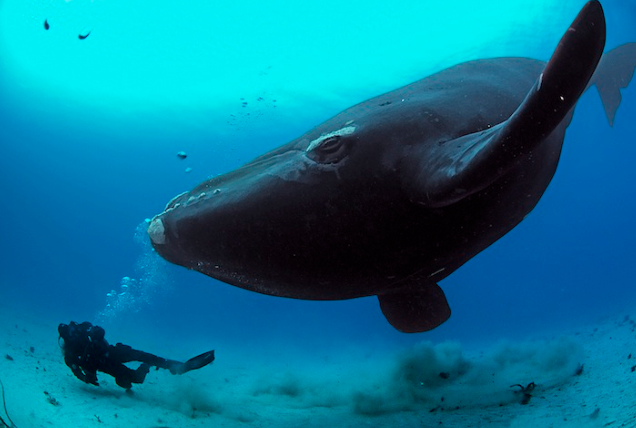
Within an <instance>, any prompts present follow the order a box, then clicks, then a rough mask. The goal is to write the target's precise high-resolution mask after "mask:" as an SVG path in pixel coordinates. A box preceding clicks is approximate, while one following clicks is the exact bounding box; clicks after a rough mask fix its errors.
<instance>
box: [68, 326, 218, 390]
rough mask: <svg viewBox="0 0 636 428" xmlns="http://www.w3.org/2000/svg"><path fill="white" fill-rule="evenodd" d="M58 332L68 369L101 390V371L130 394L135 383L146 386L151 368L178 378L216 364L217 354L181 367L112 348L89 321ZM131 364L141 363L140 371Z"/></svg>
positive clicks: (125, 347)
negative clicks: (180, 375) (129, 365)
mask: <svg viewBox="0 0 636 428" xmlns="http://www.w3.org/2000/svg"><path fill="white" fill-rule="evenodd" d="M57 331H58V332H59V334H60V337H59V339H61V342H60V348H62V352H63V353H64V362H65V363H66V365H67V366H68V367H69V368H70V369H71V371H72V372H73V374H74V375H75V377H77V378H78V379H79V380H81V381H83V382H86V383H90V384H92V385H96V386H99V383H98V382H97V371H100V372H104V373H107V374H109V375H111V376H113V377H114V378H115V382H117V385H119V386H121V387H122V388H125V389H126V390H130V388H131V387H132V384H133V383H143V381H144V380H145V379H146V375H147V374H148V372H149V371H150V367H151V366H154V367H157V369H160V368H161V369H167V370H170V373H172V374H173V375H176V374H184V373H186V372H189V371H190V370H196V369H200V368H201V367H205V366H207V365H208V364H210V363H211V362H212V361H214V351H213V350H212V351H208V352H205V353H203V354H201V355H199V356H196V357H194V358H191V359H189V360H188V361H186V362H185V363H181V362H179V361H175V360H167V359H165V358H161V357H158V356H156V355H153V354H149V353H147V352H143V351H138V350H136V349H133V348H131V347H130V346H128V345H124V344H122V343H117V344H116V345H115V346H113V345H109V344H108V342H107V341H106V339H104V335H105V334H106V332H105V331H104V329H103V328H102V327H100V326H97V325H95V326H94V325H93V324H91V323H89V322H87V321H85V322H83V323H81V324H78V323H76V322H75V321H71V322H70V323H69V324H60V325H59V326H58V327H57ZM59 339H58V340H59ZM131 361H139V362H141V365H140V366H139V367H138V368H137V369H136V370H133V369H130V368H128V367H126V366H125V365H124V363H128V362H131Z"/></svg>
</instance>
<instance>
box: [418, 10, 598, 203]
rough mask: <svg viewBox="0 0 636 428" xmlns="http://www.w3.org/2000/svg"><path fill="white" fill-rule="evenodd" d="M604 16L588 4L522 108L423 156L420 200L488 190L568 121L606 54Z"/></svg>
mask: <svg viewBox="0 0 636 428" xmlns="http://www.w3.org/2000/svg"><path fill="white" fill-rule="evenodd" d="M604 46H605V16H604V13H603V9H602V7H601V5H600V3H599V2H598V1H595V0H594V1H590V2H588V3H587V4H586V5H585V6H584V7H583V9H582V10H581V12H580V13H579V15H578V16H577V17H576V19H575V20H574V22H572V25H571V26H570V28H569V29H568V31H566V32H565V34H564V35H563V37H562V38H561V40H560V42H559V44H558V46H557V47H556V49H555V51H554V53H553V54H552V57H551V58H550V61H548V63H547V64H546V66H545V68H544V70H543V73H541V75H540V76H539V78H538V79H537V81H536V82H535V84H534V86H533V87H532V88H531V89H530V91H529V92H528V94H527V95H526V97H525V99H524V100H523V102H522V103H521V104H520V105H519V107H518V108H517V110H515V112H514V113H513V114H512V115H511V116H510V117H509V118H508V119H507V120H505V121H503V122H501V123H499V124H498V125H496V126H493V127H492V128H490V129H488V130H485V131H481V132H476V133H473V134H467V135H464V136H461V137H459V138H456V139H454V140H450V141H446V142H443V143H441V144H440V145H439V147H438V148H437V150H436V152H435V153H434V154H432V155H430V154H429V156H427V158H426V159H422V160H420V161H419V162H420V164H419V165H418V166H419V169H418V172H417V174H418V177H416V180H414V181H415V182H416V183H419V184H416V187H417V189H415V191H416V192H419V197H417V196H416V198H414V199H417V200H418V202H420V203H422V204H424V205H427V206H431V207H442V206H447V205H450V204H452V203H455V202H457V201H459V200H461V199H463V198H465V197H467V196H469V195H471V194H474V193H476V192H478V191H480V190H483V189H484V188H486V187H487V186H489V185H490V184H492V183H493V182H494V181H495V180H497V179H498V178H500V177H501V176H503V175H504V174H506V173H507V172H508V171H510V170H511V169H512V168H514V167H515V166H516V165H518V162H520V161H522V160H523V159H524V158H525V157H526V156H528V155H529V154H530V153H532V151H533V150H534V149H535V148H536V147H538V145H540V144H541V143H542V142H543V141H544V140H545V138H547V137H548V136H549V135H550V134H551V133H552V132H553V131H554V130H555V129H556V128H557V127H558V126H559V125H561V124H562V123H563V121H564V120H567V119H568V117H569V114H570V112H571V111H572V109H573V107H574V106H575V105H576V102H577V101H578V99H579V97H580V96H581V94H582V93H583V92H584V91H585V89H586V88H587V87H588V84H589V83H590V79H591V78H592V75H593V74H594V71H595V70H596V67H597V65H598V63H599V61H600V59H601V56H602V54H603V48H604Z"/></svg>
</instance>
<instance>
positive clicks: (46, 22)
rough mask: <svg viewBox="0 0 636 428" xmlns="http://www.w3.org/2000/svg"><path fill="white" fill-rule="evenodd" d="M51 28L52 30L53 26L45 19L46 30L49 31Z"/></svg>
mask: <svg viewBox="0 0 636 428" xmlns="http://www.w3.org/2000/svg"><path fill="white" fill-rule="evenodd" d="M49 28H51V26H50V25H49V20H48V19H45V20H44V29H45V30H48V29H49Z"/></svg>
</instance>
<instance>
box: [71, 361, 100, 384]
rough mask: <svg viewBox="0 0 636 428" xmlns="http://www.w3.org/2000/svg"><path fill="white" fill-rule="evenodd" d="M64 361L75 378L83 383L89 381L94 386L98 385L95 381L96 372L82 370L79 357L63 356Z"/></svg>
mask: <svg viewBox="0 0 636 428" xmlns="http://www.w3.org/2000/svg"><path fill="white" fill-rule="evenodd" d="M64 362H65V363H66V365H67V366H68V367H69V368H70V369H71V371H72V372H73V374H74V375H75V377H76V378H78V379H79V380H81V381H82V382H85V383H90V384H93V385H96V386H99V383H97V373H96V372H92V373H91V372H84V370H82V367H80V366H79V364H78V363H79V362H80V359H79V358H78V357H69V356H65V357H64Z"/></svg>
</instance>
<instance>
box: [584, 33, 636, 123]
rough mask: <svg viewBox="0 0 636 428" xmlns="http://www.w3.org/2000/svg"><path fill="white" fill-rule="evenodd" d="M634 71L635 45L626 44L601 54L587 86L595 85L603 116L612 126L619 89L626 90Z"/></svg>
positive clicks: (635, 66)
mask: <svg viewBox="0 0 636 428" xmlns="http://www.w3.org/2000/svg"><path fill="white" fill-rule="evenodd" d="M635 69H636V43H626V44H624V45H621V46H619V47H617V48H615V49H612V50H611V51H609V52H606V53H604V54H603V57H602V58H601V62H600V63H599V65H598V67H597V68H596V71H595V72H594V75H593V76H592V79H591V80H590V84H589V86H592V85H595V86H596V89H597V90H598V93H599V95H600V96H601V101H602V102H603V108H604V109H605V115H606V116H607V121H608V122H609V124H610V126H613V125H614V118H615V117H616V111H617V110H618V106H619V105H620V103H621V99H622V97H621V89H624V88H626V87H627V86H628V85H629V82H630V81H631V80H632V77H634V70H635Z"/></svg>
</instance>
